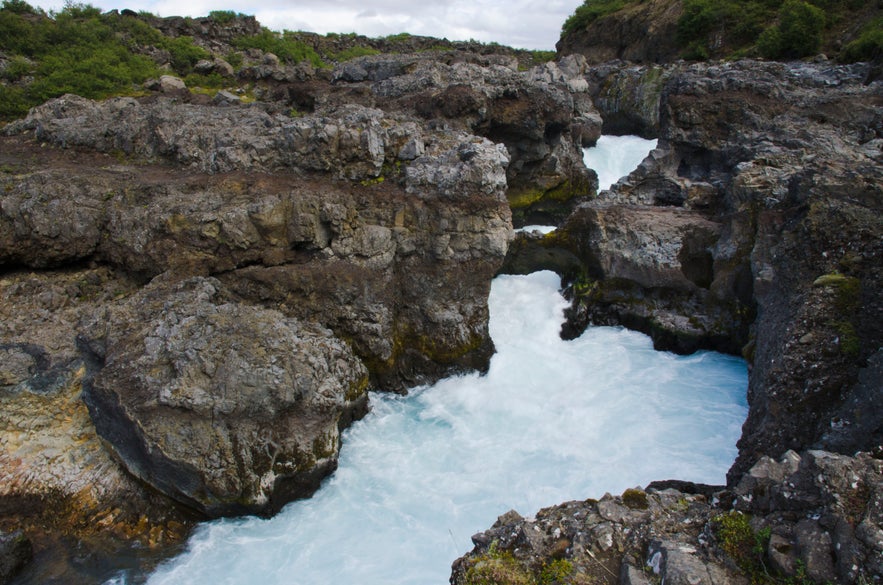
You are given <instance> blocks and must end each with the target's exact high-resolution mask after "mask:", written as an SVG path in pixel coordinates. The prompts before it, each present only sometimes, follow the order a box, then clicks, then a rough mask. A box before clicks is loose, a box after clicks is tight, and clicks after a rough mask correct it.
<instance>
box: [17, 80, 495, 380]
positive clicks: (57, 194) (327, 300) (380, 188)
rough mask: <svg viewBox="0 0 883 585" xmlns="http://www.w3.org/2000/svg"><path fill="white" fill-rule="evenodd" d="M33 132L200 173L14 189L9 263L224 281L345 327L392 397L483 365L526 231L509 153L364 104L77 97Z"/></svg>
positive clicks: (98, 176)
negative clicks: (499, 273)
mask: <svg viewBox="0 0 883 585" xmlns="http://www.w3.org/2000/svg"><path fill="white" fill-rule="evenodd" d="M68 114H70V116H68ZM74 120H76V121H77V122H75V121H74ZM102 120H104V122H102ZM102 124H109V125H108V126H107V127H104V126H103V125H102ZM228 125H232V126H234V127H235V128H237V129H234V130H232V131H225V130H222V129H221V128H222V127H223V128H227V126H228ZM31 128H33V129H34V133H35V134H36V135H38V136H39V138H40V139H41V140H45V141H54V142H56V143H59V144H61V145H64V146H67V147H69V148H73V147H74V146H76V147H77V148H84V147H88V148H92V149H95V150H99V151H110V152H113V153H116V152H117V150H116V149H118V148H119V147H120V145H121V141H125V145H124V146H125V148H126V149H128V152H130V153H131V156H132V157H151V158H154V159H156V158H159V159H160V160H162V159H163V158H164V159H165V160H167V161H168V160H170V161H172V162H175V163H187V164H188V165H189V167H190V168H191V169H192V172H187V173H181V172H180V171H174V170H172V169H170V168H169V167H167V166H163V165H153V166H149V167H146V168H140V169H136V168H134V167H132V166H129V165H122V164H116V165H110V166H107V167H104V168H97V169H93V170H90V171H89V172H88V173H83V174H81V173H78V172H71V171H70V170H68V169H65V170H61V169H53V168H52V167H51V166H50V167H48V168H46V169H45V170H43V169H41V170H38V171H35V172H31V173H26V174H22V175H19V176H16V177H9V178H7V181H8V182H7V183H6V184H7V185H8V188H7V189H6V196H5V198H4V202H3V207H2V218H0V259H2V260H3V261H4V262H6V263H7V264H13V265H25V266H33V267H49V266H61V265H64V264H65V263H70V262H81V261H84V260H94V261H99V262H103V263H108V264H110V265H113V266H116V267H119V268H121V269H125V270H127V271H130V272H132V273H135V274H138V275H140V276H141V277H143V278H152V277H154V276H156V275H158V274H160V273H162V272H164V271H167V270H172V271H175V272H177V273H183V274H192V273H199V274H217V275H219V277H220V278H222V280H224V282H225V283H226V284H227V285H228V286H230V287H231V288H232V289H233V290H235V291H236V292H238V293H239V294H240V295H241V296H243V297H245V298H248V299H252V300H254V301H256V302H260V303H264V304H267V305H270V306H273V307H274V308H278V309H279V310H282V311H283V312H285V313H286V314H288V315H290V316H295V317H298V318H301V319H307V320H311V321H318V322H320V323H322V324H324V325H325V326H327V327H330V328H331V329H332V330H334V331H335V332H336V333H337V334H338V335H339V336H341V337H342V338H344V339H347V340H349V341H350V342H351V343H352V345H353V346H354V348H355V349H356V351H357V353H358V354H359V356H360V357H362V358H363V359H365V360H366V362H367V363H368V364H369V368H370V369H371V371H372V374H373V376H374V377H375V380H377V381H378V383H380V384H381V385H382V386H384V387H386V388H389V389H395V390H401V389H404V388H406V387H407V386H410V385H413V384H417V383H421V382H424V381H428V380H432V379H435V378H436V377H438V376H441V375H444V373H445V372H449V371H451V370H452V369H457V368H467V369H474V368H478V369H481V368H482V367H483V365H484V364H486V362H487V359H488V357H489V356H490V353H491V351H492V345H491V343H490V340H489V338H488V334H487V323H486V321H487V302H486V299H487V291H488V288H489V286H490V278H491V276H492V275H493V274H494V273H495V271H496V269H497V267H498V266H499V264H500V263H501V262H502V259H503V257H504V255H505V252H506V248H507V244H508V239H509V230H510V225H511V224H510V219H509V218H510V213H509V209H508V207H507V205H506V202H505V199H504V197H503V190H504V188H505V185H506V176H505V166H506V163H507V156H506V153H505V151H504V150H503V149H502V148H501V147H498V146H496V145H493V144H491V143H490V142H488V141H487V140H482V139H478V138H475V137H472V136H468V135H464V134H459V133H456V132H438V133H434V134H425V133H423V132H422V131H421V130H420V126H419V124H418V123H416V122H414V121H404V122H396V121H395V119H391V118H387V117H384V116H383V115H382V114H381V113H380V112H379V111H377V110H367V109H364V108H360V107H355V106H354V107H350V108H345V109H344V110H343V112H342V113H341V117H339V118H331V117H330V116H323V117H320V116H316V117H309V118H303V119H297V120H291V119H288V118H285V117H279V116H277V117H274V116H271V115H269V114H266V113H264V112H261V111H259V110H253V109H250V108H245V107H224V108H211V107H200V106H192V105H175V104H173V103H171V102H167V101H161V102H159V103H156V104H150V105H143V104H139V103H138V102H135V101H133V100H128V99H122V100H112V101H109V102H104V103H102V104H96V103H93V102H88V101H86V100H81V99H79V98H72V97H70V98H62V99H61V100H59V101H58V102H50V103H49V104H47V105H46V106H45V107H44V108H43V109H38V110H36V111H35V112H34V115H33V116H32V117H29V118H28V119H26V120H25V121H23V122H22V123H21V124H17V125H14V126H13V131H22V130H25V131H27V129H31ZM184 128H188V129H190V130H192V132H184V131H183V129H184ZM418 153H419V154H418ZM249 169H251V171H249V172H246V171H247V170H249ZM219 170H224V171H227V172H225V173H211V174H206V173H207V172H209V171H219ZM259 171H265V172H259ZM269 171H274V172H272V173H270V172H269ZM323 172H324V173H328V175H331V177H330V178H329V177H328V175H326V174H324V173H323ZM439 279H443V280H444V281H446V282H447V281H451V282H456V283H457V285H456V286H450V287H449V286H441V287H440V286H438V285H437V284H436V283H438V282H439ZM442 297H444V298H442Z"/></svg>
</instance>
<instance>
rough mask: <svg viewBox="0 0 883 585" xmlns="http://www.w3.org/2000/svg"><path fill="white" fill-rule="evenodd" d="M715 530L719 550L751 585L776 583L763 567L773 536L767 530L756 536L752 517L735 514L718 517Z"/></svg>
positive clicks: (728, 513) (713, 521)
mask: <svg viewBox="0 0 883 585" xmlns="http://www.w3.org/2000/svg"><path fill="white" fill-rule="evenodd" d="M712 527H713V530H714V535H715V538H716V539H717V542H718V546H720V548H721V550H723V551H724V553H726V554H727V556H729V557H730V558H731V559H733V561H734V562H735V563H736V565H737V566H738V567H739V568H740V569H742V570H743V571H745V573H746V575H747V576H748V578H749V579H750V580H751V581H752V583H771V582H773V579H772V578H771V577H770V576H769V575H768V574H767V572H766V569H765V563H764V553H765V551H766V549H767V545H768V544H769V540H770V534H771V533H770V530H769V529H768V528H764V529H762V530H760V531H757V532H755V530H754V529H753V528H752V527H751V517H750V516H748V515H747V514H743V513H742V512H737V511H735V510H734V511H731V512H727V513H726V514H721V515H720V516H718V517H716V518H715V519H714V520H712Z"/></svg>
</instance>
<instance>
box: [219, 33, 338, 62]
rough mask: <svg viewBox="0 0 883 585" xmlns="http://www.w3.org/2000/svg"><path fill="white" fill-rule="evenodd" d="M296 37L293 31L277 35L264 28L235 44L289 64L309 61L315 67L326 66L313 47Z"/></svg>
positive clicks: (240, 38) (241, 38) (238, 39)
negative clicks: (258, 50)
mask: <svg viewBox="0 0 883 585" xmlns="http://www.w3.org/2000/svg"><path fill="white" fill-rule="evenodd" d="M296 36H297V33H295V32H292V31H288V30H287V31H284V32H282V33H276V32H273V31H271V30H270V29H268V28H264V29H262V30H261V32H260V33H258V34H256V35H252V36H243V37H239V38H237V39H235V40H234V41H233V44H234V45H236V46H237V47H238V48H240V49H260V50H261V51H263V52H265V53H273V54H274V55H276V56H277V57H279V59H281V60H282V61H285V62H288V63H300V62H301V61H308V62H309V63H310V64H311V65H313V66H314V67H323V66H325V63H324V62H323V61H322V58H321V57H320V56H319V54H318V53H316V51H315V50H314V49H313V48H312V47H311V46H309V45H307V44H306V43H304V42H303V41H300V40H298V39H297V38H296Z"/></svg>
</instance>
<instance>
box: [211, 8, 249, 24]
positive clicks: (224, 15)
mask: <svg viewBox="0 0 883 585" xmlns="http://www.w3.org/2000/svg"><path fill="white" fill-rule="evenodd" d="M208 17H209V18H211V19H212V20H214V21H215V22H217V23H219V24H230V23H231V22H233V21H234V20H236V19H237V18H243V17H245V15H244V14H242V13H241V12H233V11H232V10H212V11H211V12H209V13H208Z"/></svg>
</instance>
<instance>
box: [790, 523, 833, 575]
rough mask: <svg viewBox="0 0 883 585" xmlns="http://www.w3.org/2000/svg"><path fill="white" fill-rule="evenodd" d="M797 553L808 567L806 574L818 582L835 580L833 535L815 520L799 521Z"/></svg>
mask: <svg viewBox="0 0 883 585" xmlns="http://www.w3.org/2000/svg"><path fill="white" fill-rule="evenodd" d="M795 536H796V538H797V554H798V556H799V557H800V560H801V561H802V562H803V566H804V567H805V568H806V575H807V577H809V578H810V579H812V580H813V581H816V582H820V581H821V582H824V581H833V580H834V578H835V574H834V563H833V561H832V558H833V556H834V555H833V553H834V549H833V546H832V543H831V535H830V534H828V533H827V532H825V531H824V530H822V528H821V527H820V526H819V525H818V523H817V522H816V521H814V520H810V519H805V520H801V521H800V522H798V523H797V526H796V528H795Z"/></svg>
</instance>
